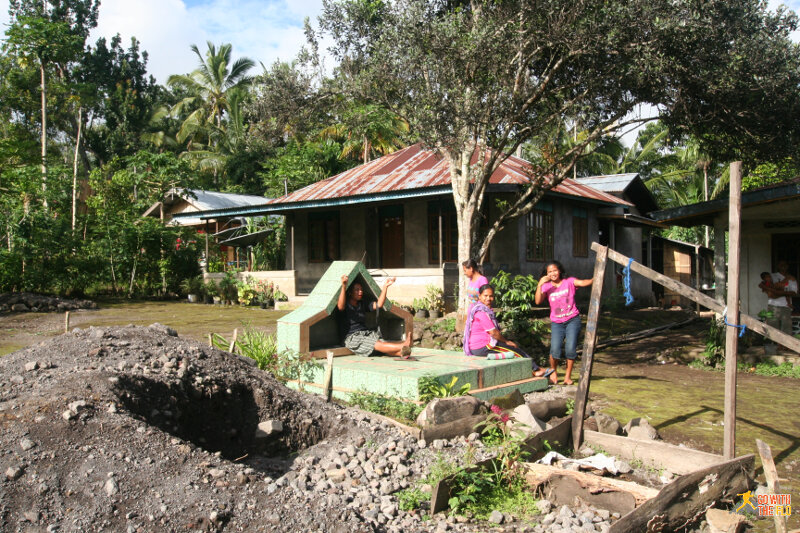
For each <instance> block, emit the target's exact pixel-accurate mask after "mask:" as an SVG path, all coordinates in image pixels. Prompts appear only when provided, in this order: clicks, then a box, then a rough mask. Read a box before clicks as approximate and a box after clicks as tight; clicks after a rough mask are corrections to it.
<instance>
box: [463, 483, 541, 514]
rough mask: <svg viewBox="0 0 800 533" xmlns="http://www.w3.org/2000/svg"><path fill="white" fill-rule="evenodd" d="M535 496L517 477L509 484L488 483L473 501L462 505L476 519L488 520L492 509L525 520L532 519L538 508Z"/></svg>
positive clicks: (537, 512)
mask: <svg viewBox="0 0 800 533" xmlns="http://www.w3.org/2000/svg"><path fill="white" fill-rule="evenodd" d="M537 501H538V500H537V498H536V496H535V494H534V493H533V492H532V491H531V489H530V486H528V484H527V483H526V482H525V481H524V480H523V479H519V480H516V481H514V482H513V483H511V484H510V485H505V484H503V485H499V486H497V485H490V486H488V487H485V488H484V490H482V491H480V493H479V497H477V498H476V500H475V502H473V503H471V504H469V505H467V506H464V511H468V512H469V513H471V514H472V516H473V517H474V518H476V519H478V520H488V519H489V515H490V514H491V513H492V511H495V510H497V511H500V512H501V513H503V514H510V515H513V516H514V517H515V518H516V519H517V520H521V521H525V520H531V519H534V518H535V517H536V516H537V515H538V514H539V510H538V508H537V507H536V502H537Z"/></svg>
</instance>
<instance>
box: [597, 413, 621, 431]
mask: <svg viewBox="0 0 800 533" xmlns="http://www.w3.org/2000/svg"><path fill="white" fill-rule="evenodd" d="M594 421H595V422H597V431H599V432H600V433H607V434H609V435H622V425H621V424H620V423H619V421H618V420H617V419H616V418H614V417H613V416H609V415H607V414H605V413H595V415H594Z"/></svg>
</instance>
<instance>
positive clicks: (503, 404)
mask: <svg viewBox="0 0 800 533" xmlns="http://www.w3.org/2000/svg"><path fill="white" fill-rule="evenodd" d="M489 403H491V404H492V405H496V406H497V407H500V408H501V409H514V408H515V407H516V406H518V405H522V404H524V403H525V397H524V396H523V395H522V393H521V392H520V391H519V389H514V390H513V391H511V392H509V393H508V394H506V395H505V396H497V397H495V398H492V399H491V400H489Z"/></svg>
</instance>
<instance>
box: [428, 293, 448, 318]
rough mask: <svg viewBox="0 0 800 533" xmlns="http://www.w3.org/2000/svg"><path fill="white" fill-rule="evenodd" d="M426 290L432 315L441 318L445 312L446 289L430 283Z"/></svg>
mask: <svg viewBox="0 0 800 533" xmlns="http://www.w3.org/2000/svg"><path fill="white" fill-rule="evenodd" d="M425 290H426V298H425V300H426V301H427V302H428V311H429V313H430V317H431V318H439V317H440V316H442V315H443V314H444V291H443V290H442V289H440V288H439V287H436V286H435V285H428V286H427V287H425Z"/></svg>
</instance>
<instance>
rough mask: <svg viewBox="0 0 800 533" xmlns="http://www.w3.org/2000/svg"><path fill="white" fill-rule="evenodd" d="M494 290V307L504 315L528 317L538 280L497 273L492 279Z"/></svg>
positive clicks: (529, 276)
mask: <svg viewBox="0 0 800 533" xmlns="http://www.w3.org/2000/svg"><path fill="white" fill-rule="evenodd" d="M492 285H493V286H494V290H495V306H496V307H498V308H500V309H502V310H503V312H504V313H506V314H509V315H510V316H514V317H516V316H517V315H520V316H528V315H529V313H530V312H531V311H532V310H533V306H534V302H535V296H536V287H537V286H538V285H539V280H537V279H536V278H535V277H533V276H531V275H528V276H522V275H516V276H512V275H511V274H509V273H508V272H504V271H502V270H501V271H499V272H498V273H497V274H496V275H495V276H494V277H493V278H492Z"/></svg>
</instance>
